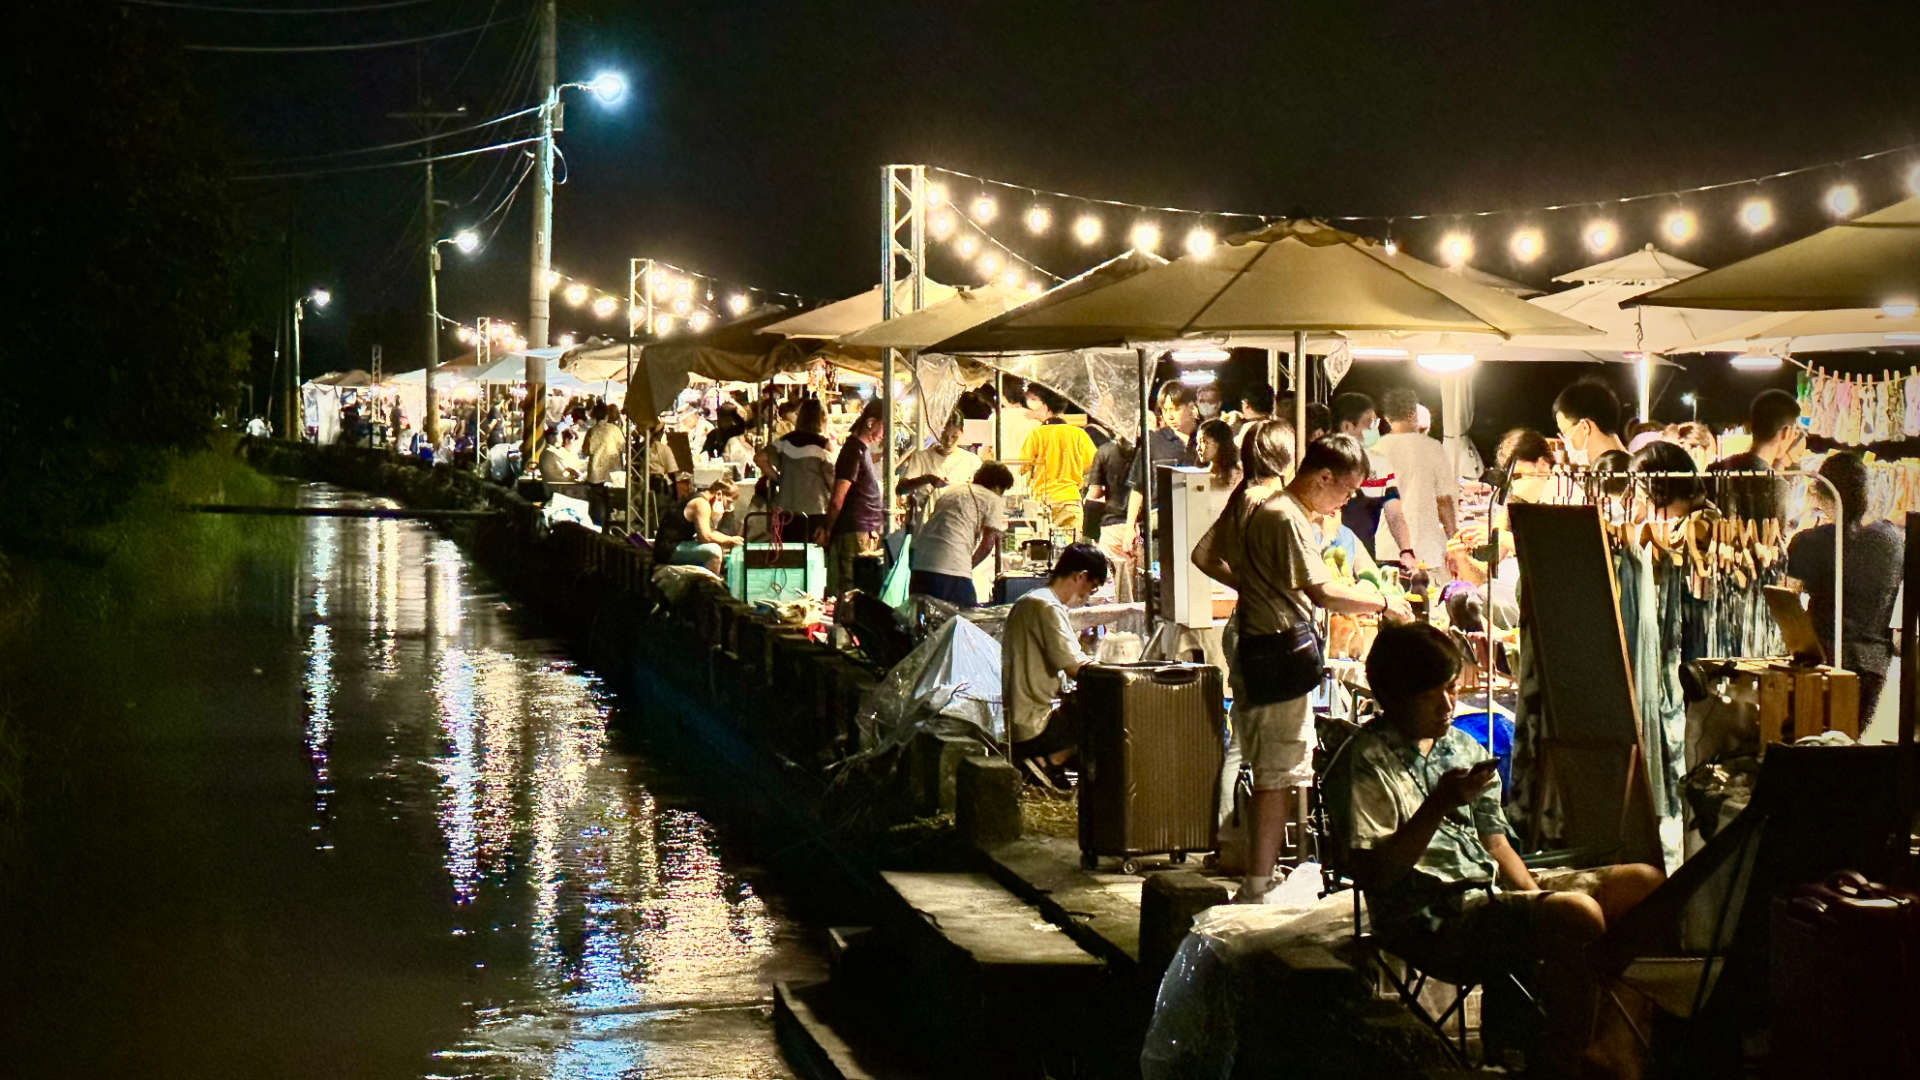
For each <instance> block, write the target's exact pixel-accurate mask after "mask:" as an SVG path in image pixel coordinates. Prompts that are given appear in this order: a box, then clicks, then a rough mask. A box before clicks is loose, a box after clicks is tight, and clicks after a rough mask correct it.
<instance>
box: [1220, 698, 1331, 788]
mask: <svg viewBox="0 0 1920 1080" xmlns="http://www.w3.org/2000/svg"><path fill="white" fill-rule="evenodd" d="M1232 719H1233V733H1234V735H1235V736H1237V737H1238V738H1239V740H1240V751H1241V754H1242V755H1243V758H1244V760H1245V761H1246V763H1247V764H1248V765H1250V766H1252V767H1253V790H1255V791H1284V790H1286V789H1287V788H1293V787H1300V786H1301V785H1303V784H1311V783H1313V744H1314V730H1313V697H1312V695H1310V694H1302V695H1300V696H1299V697H1297V698H1293V699H1291V700H1289V701H1276V702H1274V703H1273V704H1271V705H1248V704H1244V703H1242V702H1241V701H1239V700H1238V699H1236V700H1235V701H1234V703H1233V718H1232Z"/></svg>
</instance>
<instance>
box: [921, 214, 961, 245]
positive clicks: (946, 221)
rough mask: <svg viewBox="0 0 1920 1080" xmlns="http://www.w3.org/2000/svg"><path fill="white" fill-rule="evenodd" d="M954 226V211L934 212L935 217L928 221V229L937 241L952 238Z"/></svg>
mask: <svg viewBox="0 0 1920 1080" xmlns="http://www.w3.org/2000/svg"><path fill="white" fill-rule="evenodd" d="M954 224H955V223H954V219H953V211H951V210H946V209H941V210H936V211H934V213H933V216H932V217H930V218H928V219H927V229H928V231H930V232H932V233H933V238H934V239H935V240H945V239H946V238H947V237H949V236H952V235H953V226H954Z"/></svg>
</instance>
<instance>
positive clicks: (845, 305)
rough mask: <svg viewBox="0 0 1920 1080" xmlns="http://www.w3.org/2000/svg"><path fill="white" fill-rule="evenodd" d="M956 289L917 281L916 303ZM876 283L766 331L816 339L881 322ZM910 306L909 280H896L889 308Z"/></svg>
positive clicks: (928, 301) (932, 300)
mask: <svg viewBox="0 0 1920 1080" xmlns="http://www.w3.org/2000/svg"><path fill="white" fill-rule="evenodd" d="M956 291H957V290H955V289H954V287H953V286H951V285H942V284H940V283H939V282H937V281H926V282H923V283H921V287H920V302H921V307H922V308H925V307H928V306H931V305H933V304H937V303H939V302H940V301H942V300H945V299H947V298H948V297H950V296H952V295H953V294H954V293H955V292H956ZM881 299H882V297H881V295H880V286H878V285H875V286H874V287H873V288H871V289H868V290H867V291H866V292H863V293H856V294H855V295H853V296H849V297H846V298H845V299H842V300H835V301H834V302H833V303H831V304H822V305H820V306H819V307H817V308H812V309H810V310H808V311H803V312H801V313H800V314H798V315H794V316H792V317H791V318H786V319H782V320H780V321H779V322H777V323H774V324H773V325H771V326H768V327H766V328H765V332H766V333H769V334H779V335H780V336H782V337H790V338H818V339H822V340H831V339H834V338H838V337H841V336H843V335H846V334H851V333H854V332H855V331H858V330H865V329H866V328H868V327H870V326H872V325H874V324H875V323H877V322H880V321H881ZM912 306H913V294H912V292H911V290H910V287H909V283H908V282H907V281H905V280H901V281H896V282H894V285H893V310H895V311H898V312H903V313H904V312H906V311H907V310H908V309H910V308H911V307H912Z"/></svg>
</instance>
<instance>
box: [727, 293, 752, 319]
mask: <svg viewBox="0 0 1920 1080" xmlns="http://www.w3.org/2000/svg"><path fill="white" fill-rule="evenodd" d="M727 310H728V311H731V312H733V313H734V314H735V315H741V314H745V313H746V310H747V294H746V293H734V294H733V295H732V296H729V297H727Z"/></svg>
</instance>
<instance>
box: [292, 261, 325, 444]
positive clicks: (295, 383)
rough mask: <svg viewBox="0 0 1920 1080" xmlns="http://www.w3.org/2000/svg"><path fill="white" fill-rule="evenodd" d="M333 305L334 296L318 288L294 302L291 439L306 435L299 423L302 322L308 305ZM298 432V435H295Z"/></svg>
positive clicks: (303, 425)
mask: <svg viewBox="0 0 1920 1080" xmlns="http://www.w3.org/2000/svg"><path fill="white" fill-rule="evenodd" d="M331 303H333V294H332V293H331V292H328V291H327V290H325V289H320V288H316V289H314V290H313V291H312V292H310V293H308V294H307V295H305V296H302V297H300V298H298V299H296V300H295V301H294V302H293V363H292V364H290V365H288V367H287V431H288V434H289V436H290V437H292V438H296V439H297V438H300V437H302V436H304V435H305V433H306V425H305V424H302V423H300V422H299V416H300V321H301V319H302V318H303V317H304V316H305V315H306V309H307V305H308V304H312V305H313V306H314V307H316V308H323V307H326V306H327V305H328V304H331ZM295 432H298V434H295Z"/></svg>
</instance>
